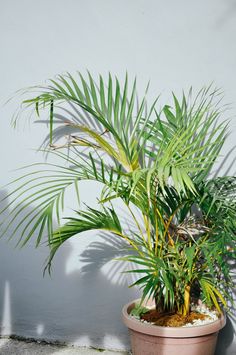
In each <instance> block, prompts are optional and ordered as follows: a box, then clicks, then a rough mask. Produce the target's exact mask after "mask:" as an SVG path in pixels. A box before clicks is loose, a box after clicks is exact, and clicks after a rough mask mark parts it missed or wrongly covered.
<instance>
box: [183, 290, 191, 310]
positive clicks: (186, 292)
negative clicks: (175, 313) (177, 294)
mask: <svg viewBox="0 0 236 355" xmlns="http://www.w3.org/2000/svg"><path fill="white" fill-rule="evenodd" d="M189 311H190V286H189V285H186V286H185V290H184V305H183V315H184V316H186V315H187V314H189Z"/></svg>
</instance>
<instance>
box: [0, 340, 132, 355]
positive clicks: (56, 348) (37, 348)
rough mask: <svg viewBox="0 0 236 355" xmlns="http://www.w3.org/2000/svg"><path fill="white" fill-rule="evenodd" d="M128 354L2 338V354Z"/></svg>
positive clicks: (0, 348) (0, 349)
mask: <svg viewBox="0 0 236 355" xmlns="http://www.w3.org/2000/svg"><path fill="white" fill-rule="evenodd" d="M38 354H40V355H51V354H53V355H98V354H103V355H128V353H127V352H125V351H111V350H97V349H88V348H78V347H70V346H61V345H51V344H47V343H37V342H33V341H23V340H16V339H8V338H2V339H0V355H38Z"/></svg>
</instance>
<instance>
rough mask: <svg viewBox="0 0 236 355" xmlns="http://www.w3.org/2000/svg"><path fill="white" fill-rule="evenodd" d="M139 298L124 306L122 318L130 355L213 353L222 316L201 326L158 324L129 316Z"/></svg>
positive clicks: (203, 354)
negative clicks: (147, 322) (162, 325)
mask: <svg viewBox="0 0 236 355" xmlns="http://www.w3.org/2000/svg"><path fill="white" fill-rule="evenodd" d="M138 301H139V300H136V301H133V302H131V303H129V304H127V305H126V306H125V307H124V308H123V321H124V323H125V324H126V325H127V327H128V328H129V331H130V335H131V347H132V354H133V355H176V354H177V355H178V354H179V355H190V354H191V355H214V352H215V347H216V341H217V335H218V332H219V330H220V329H221V328H223V327H224V325H225V322H226V319H225V316H223V315H222V317H220V318H219V319H218V320H217V321H215V322H212V323H210V324H206V325H201V326H194V327H189V328H183V327H160V326H156V325H152V324H146V323H142V322H140V321H139V320H137V319H135V318H133V317H130V316H129V313H130V311H131V310H132V308H133V307H134V306H135V303H137V302H138Z"/></svg>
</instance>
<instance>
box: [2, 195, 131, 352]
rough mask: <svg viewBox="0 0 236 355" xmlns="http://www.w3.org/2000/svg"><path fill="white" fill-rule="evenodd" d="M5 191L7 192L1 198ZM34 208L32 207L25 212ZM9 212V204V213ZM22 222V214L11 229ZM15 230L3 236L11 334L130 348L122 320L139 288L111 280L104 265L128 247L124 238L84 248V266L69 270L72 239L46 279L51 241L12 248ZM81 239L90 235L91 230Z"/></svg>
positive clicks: (59, 255) (102, 346) (80, 343)
mask: <svg viewBox="0 0 236 355" xmlns="http://www.w3.org/2000/svg"><path fill="white" fill-rule="evenodd" d="M4 194H5V192H4V191H2V192H1V194H0V199H2V198H3V196H4ZM5 204H7V200H5ZM29 212H30V208H28V207H27V208H26V210H25V211H24V213H25V214H27V213H29ZM9 213H10V209H7V210H6V211H5V214H6V215H8V214H9ZM17 223H19V218H16V220H15V221H14V224H13V226H12V228H14V227H15V225H17ZM11 230H12V229H10V230H9V231H8V232H7V233H6V235H5V236H4V238H3V239H1V240H0V243H1V248H0V268H1V273H0V324H1V323H2V321H3V313H4V310H3V304H4V285H5V283H6V281H7V282H8V283H9V287H10V300H9V302H10V305H11V309H10V312H11V334H15V335H17V336H22V337H28V338H34V339H45V340H49V341H58V340H59V341H61V342H65V343H67V344H75V345H78V346H92V347H98V348H117V349H128V348H129V339H128V331H127V329H126V327H125V326H124V325H123V324H122V321H121V309H122V306H123V305H124V304H125V303H127V302H128V301H130V299H132V298H135V297H136V296H137V292H136V291H135V290H129V289H128V287H127V285H124V284H122V283H120V282H114V280H113V281H111V280H110V278H109V276H108V277H107V276H106V274H105V273H104V271H102V270H101V268H102V266H103V265H104V264H105V263H106V262H108V261H109V260H110V259H111V258H113V257H114V256H117V255H119V254H120V250H121V248H123V247H124V246H123V245H121V243H120V242H119V241H114V243H113V242H112V241H110V242H109V243H108V239H106V238H107V237H104V238H105V239H103V241H102V240H101V243H100V244H96V243H94V244H92V246H91V247H90V249H89V248H88V249H87V250H85V251H84V252H83V253H82V256H81V260H82V262H83V263H84V266H83V267H82V269H81V270H79V269H76V270H74V271H72V272H66V264H67V262H68V260H69V259H70V257H71V254H72V252H74V246H73V243H72V244H71V243H70V242H67V243H65V245H64V246H63V247H62V248H61V250H59V252H58V255H57V256H56V257H55V260H54V264H53V272H52V277H51V278H50V277H49V276H48V275H46V276H45V277H44V278H43V275H42V273H43V263H44V261H45V259H46V257H47V256H48V250H47V248H46V246H43V247H40V248H38V249H37V250H35V247H34V245H33V244H32V243H29V244H28V245H26V246H25V247H24V248H22V249H20V250H19V248H13V246H14V242H15V240H14V241H10V242H9V243H7V242H6V239H7V238H8V237H9V235H10V233H11ZM90 237H92V236H90ZM75 238H76V237H75ZM79 238H86V234H85V235H84V236H82V237H81V236H80V237H79ZM102 246H103V247H102ZM91 259H93V261H92V260H91ZM78 262H79V256H78ZM118 272H119V270H116V273H118ZM118 281H119V280H118ZM1 330H2V331H3V328H2V329H1ZM5 335H6V334H5ZM113 344H114V346H113ZM1 351H3V350H2V349H1Z"/></svg>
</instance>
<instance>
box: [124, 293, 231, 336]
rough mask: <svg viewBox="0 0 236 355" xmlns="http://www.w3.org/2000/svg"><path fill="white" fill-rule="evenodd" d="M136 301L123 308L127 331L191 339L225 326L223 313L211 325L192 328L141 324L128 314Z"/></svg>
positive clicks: (214, 331)
mask: <svg viewBox="0 0 236 355" xmlns="http://www.w3.org/2000/svg"><path fill="white" fill-rule="evenodd" d="M138 301H140V298H138V299H135V300H133V301H131V302H129V303H127V304H126V305H125V306H124V307H123V309H122V319H123V322H124V323H125V325H126V326H127V327H128V328H129V329H132V330H134V331H136V332H139V333H144V334H148V335H154V336H159V337H169V338H191V337H198V336H204V335H207V334H212V333H216V332H218V331H219V330H220V329H222V328H223V327H224V326H225V324H226V316H225V314H224V313H223V314H221V316H220V318H219V319H217V320H216V321H214V322H212V323H208V324H204V325H196V326H193V327H162V326H158V325H153V324H147V323H142V322H140V321H139V320H138V319H135V318H134V317H131V316H130V315H129V312H130V311H131V309H132V308H133V307H134V305H135V304H136V303H137V302H138Z"/></svg>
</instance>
